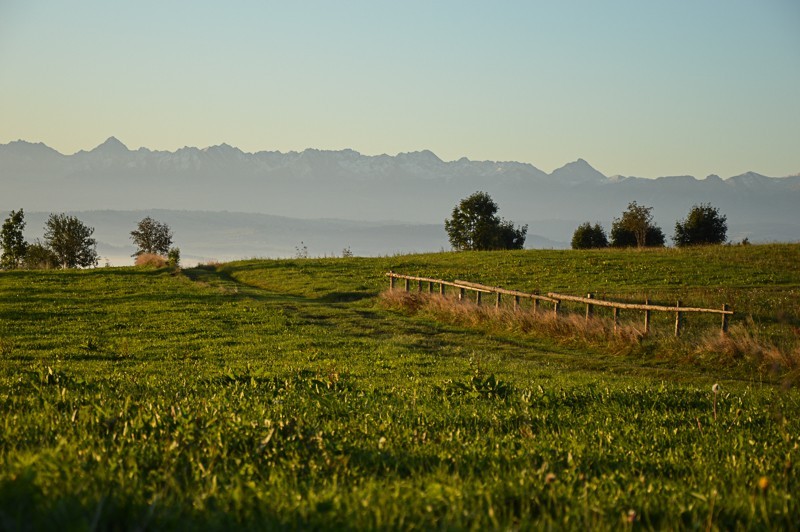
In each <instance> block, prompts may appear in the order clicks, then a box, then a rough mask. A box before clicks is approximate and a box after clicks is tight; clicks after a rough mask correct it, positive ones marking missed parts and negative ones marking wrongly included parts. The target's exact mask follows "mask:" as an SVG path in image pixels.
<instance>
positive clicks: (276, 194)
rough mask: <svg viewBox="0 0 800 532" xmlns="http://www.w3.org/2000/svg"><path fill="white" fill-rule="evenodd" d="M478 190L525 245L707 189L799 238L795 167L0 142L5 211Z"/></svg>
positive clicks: (373, 200)
mask: <svg viewBox="0 0 800 532" xmlns="http://www.w3.org/2000/svg"><path fill="white" fill-rule="evenodd" d="M477 190H483V191H486V192H488V193H489V194H490V195H491V196H492V197H493V198H494V199H495V201H496V202H497V203H498V204H499V206H500V215H501V216H502V217H504V218H506V219H508V220H512V221H514V222H515V223H518V224H521V223H528V224H529V226H530V228H529V234H530V235H532V238H529V243H528V244H529V245H528V247H531V243H533V242H534V241H536V242H540V243H544V245H547V244H548V243H549V244H551V245H552V246H562V245H566V244H567V243H568V242H569V239H570V237H571V234H572V231H573V230H574V229H575V227H577V225H578V224H579V223H581V222H583V221H591V222H601V223H603V224H605V225H606V227H607V228H608V227H609V226H610V223H611V220H612V218H613V217H618V216H620V214H621V212H622V211H623V210H624V209H625V207H626V206H627V204H628V203H629V202H630V201H633V200H635V201H638V202H640V203H643V204H646V205H649V206H652V207H653V213H654V215H655V218H656V221H657V222H658V223H659V224H660V225H661V227H662V228H663V229H664V232H665V233H666V234H667V235H671V234H672V231H673V227H674V224H675V221H676V220H678V219H682V218H683V217H685V216H686V214H687V213H688V211H689V209H690V208H691V207H692V205H694V204H697V203H701V202H710V203H712V204H713V205H714V206H715V207H718V208H719V209H720V210H721V211H722V213H723V214H725V215H726V216H727V217H728V224H729V238H731V239H732V240H739V239H741V238H743V237H745V236H746V237H748V238H749V239H750V240H751V241H772V240H782V241H786V240H792V241H795V240H800V214H798V212H800V209H798V207H797V206H798V205H800V175H795V176H789V177H779V178H775V177H767V176H763V175H760V174H757V173H754V172H747V173H744V174H741V175H738V176H733V177H730V178H728V179H721V178H720V177H718V176H716V175H712V176H709V177H707V178H706V179H702V180H699V179H696V178H694V177H692V176H668V177H661V178H657V179H643V178H637V177H626V176H613V177H611V178H608V177H606V176H605V175H603V174H602V173H601V172H599V171H597V170H596V169H594V168H593V167H592V166H591V165H590V164H589V163H588V162H586V161H584V160H583V159H578V160H577V161H575V162H571V163H568V164H566V165H565V166H563V167H561V168H559V169H557V170H555V171H553V172H552V173H550V174H547V173H545V172H543V171H541V170H539V169H538V168H536V167H535V166H533V165H531V164H527V163H519V162H495V161H471V160H469V159H467V158H461V159H459V160H456V161H442V160H441V159H440V158H439V157H437V156H436V155H435V154H434V153H432V152H430V151H428V150H424V151H419V152H411V153H400V154H398V155H396V156H389V155H376V156H367V155H361V154H360V153H358V152H356V151H353V150H340V151H325V150H316V149H307V150H304V151H302V152H288V153H281V152H276V151H260V152H256V153H245V152H243V151H241V150H240V149H238V148H235V147H232V146H229V145H227V144H221V145H218V146H210V147H207V148H203V149H199V148H194V147H184V148H181V149H179V150H176V151H174V152H169V151H153V150H149V149H147V148H140V149H138V150H129V149H128V148H127V147H126V146H125V145H124V144H123V143H122V142H120V141H119V140H118V139H116V138H115V137H110V138H109V139H108V140H106V141H105V142H103V143H102V144H100V145H99V146H97V147H96V148H94V149H92V150H90V151H79V152H77V153H75V154H73V155H63V154H61V153H59V152H57V151H56V150H53V149H52V148H50V147H48V146H46V145H44V144H42V143H36V144H34V143H30V142H25V141H16V142H10V143H8V144H1V145H0V209H3V210H6V211H7V210H10V209H17V208H20V207H23V208H25V209H26V211H29V212H33V211H42V212H47V211H52V212H55V211H58V212H62V211H88V210H91V211H95V210H121V211H132V210H134V211H138V210H146V209H168V210H186V211H234V212H250V213H261V214H269V215H273V216H283V217H291V218H302V219H339V220H352V221H359V222H370V223H373V224H375V223H376V222H387V221H393V222H400V224H399V225H406V226H408V224H421V225H430V226H438V225H443V221H444V219H445V218H446V217H448V216H449V215H450V212H451V211H452V209H453V207H454V206H455V204H456V203H457V202H458V201H459V200H460V199H461V198H463V197H465V196H467V195H469V194H471V193H473V192H475V191H477ZM441 234H442V235H443V232H442V233H441ZM536 235H539V236H541V239H539V238H538V237H537V236H536ZM124 237H125V238H127V234H126V235H124ZM309 238H310V237H309ZM437 241H438V240H437ZM123 245H127V243H126V242H124V240H123ZM342 245H347V244H346V243H344V244H342ZM445 245H446V242H445ZM438 247H439V246H437V249H438ZM548 247H550V246H548ZM386 249H388V250H391V248H386ZM423 250H425V249H424V248H422V246H421V247H420V249H419V251H423ZM378 252H379V253H380V252H381V251H378ZM385 252H391V251H385Z"/></svg>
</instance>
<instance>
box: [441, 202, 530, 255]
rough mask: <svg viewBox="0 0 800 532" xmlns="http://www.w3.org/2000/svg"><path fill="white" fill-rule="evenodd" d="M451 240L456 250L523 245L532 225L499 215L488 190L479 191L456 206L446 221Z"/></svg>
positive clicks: (505, 247)
mask: <svg viewBox="0 0 800 532" xmlns="http://www.w3.org/2000/svg"><path fill="white" fill-rule="evenodd" d="M444 227H445V230H446V231H447V236H448V237H449V239H450V244H451V245H452V246H453V249H456V250H461V251H464V250H476V251H477V250H489V249H522V246H523V245H524V244H525V235H526V233H527V232H528V226H527V225H524V226H522V227H519V228H515V227H514V224H513V223H511V222H508V221H506V220H503V219H501V218H498V217H497V204H496V203H495V202H494V201H493V200H492V198H491V197H490V196H489V194H487V193H486V192H476V193H474V194H472V195H471V196H469V197H468V198H465V199H463V200H461V202H460V203H459V204H458V205H456V206H455V207H454V208H453V213H452V216H451V218H448V219H447V220H445V221H444Z"/></svg>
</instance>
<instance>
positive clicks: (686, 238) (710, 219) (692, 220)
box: [672, 203, 728, 247]
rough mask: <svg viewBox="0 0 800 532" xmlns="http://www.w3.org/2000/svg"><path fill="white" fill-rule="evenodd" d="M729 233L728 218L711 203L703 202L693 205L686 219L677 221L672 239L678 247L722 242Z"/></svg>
mask: <svg viewBox="0 0 800 532" xmlns="http://www.w3.org/2000/svg"><path fill="white" fill-rule="evenodd" d="M727 233H728V222H727V218H726V217H725V216H724V215H722V214H720V212H719V209H716V208H714V207H712V206H711V204H710V203H701V204H700V205H695V206H694V207H692V210H691V211H689V214H688V215H687V216H686V219H685V220H684V221H682V222H681V221H677V222H675V235H674V236H673V237H672V240H673V241H674V242H675V245H676V246H678V247H682V246H699V245H704V244H722V243H723V242H725V239H726V236H727Z"/></svg>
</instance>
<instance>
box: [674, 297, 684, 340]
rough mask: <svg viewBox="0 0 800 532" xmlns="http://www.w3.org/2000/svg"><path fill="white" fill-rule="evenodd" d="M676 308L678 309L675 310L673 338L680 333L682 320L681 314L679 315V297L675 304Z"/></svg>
mask: <svg viewBox="0 0 800 532" xmlns="http://www.w3.org/2000/svg"><path fill="white" fill-rule="evenodd" d="M676 308H677V309H678V310H676V311H675V338H678V337H679V336H680V335H681V326H682V325H683V323H682V321H683V320H682V319H681V318H682V316H681V311H680V308H681V300H680V299H679V300H678V304H677V305H676Z"/></svg>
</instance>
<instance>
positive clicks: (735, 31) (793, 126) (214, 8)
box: [0, 0, 800, 178]
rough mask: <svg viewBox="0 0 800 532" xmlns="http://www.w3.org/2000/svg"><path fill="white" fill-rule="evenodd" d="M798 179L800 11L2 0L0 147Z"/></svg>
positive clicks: (622, 5) (695, 1)
mask: <svg viewBox="0 0 800 532" xmlns="http://www.w3.org/2000/svg"><path fill="white" fill-rule="evenodd" d="M112 135H113V136H116V137H117V138H118V139H120V140H121V141H122V142H124V143H125V144H126V145H127V146H128V147H129V148H131V149H136V148H139V147H142V146H144V147H147V148H150V149H159V150H170V151H172V150H175V149H178V148H181V147H183V146H197V147H201V148H202V147H206V146H212V145H216V144H221V143H227V144H230V145H232V146H237V147H239V148H240V149H242V150H244V151H247V152H255V151H261V150H279V151H283V152H287V151H301V150H304V149H306V148H317V149H330V150H339V149H345V148H351V149H354V150H356V151H359V152H361V153H363V154H367V155H378V154H382V153H387V154H390V155H394V154H396V153H400V152H408V151H416V150H423V149H429V150H431V151H433V152H434V153H436V154H437V155H438V156H439V157H441V158H442V159H444V160H456V159H459V158H461V157H467V158H469V159H472V160H494V161H508V160H514V161H521V162H528V163H531V164H533V165H534V166H536V167H538V168H540V169H542V170H544V171H546V172H550V171H552V170H553V169H555V168H558V167H560V166H562V165H564V164H565V163H567V162H570V161H574V160H576V159H578V158H583V159H586V160H587V161H589V162H590V163H591V164H592V165H593V166H594V167H595V168H597V169H598V170H600V171H601V172H603V173H604V174H606V175H609V176H610V175H617V174H621V175H632V176H639V177H659V176H663V175H694V176H696V177H701V178H702V177H705V176H706V175H708V174H718V175H720V176H722V177H723V178H725V177H730V176H732V175H737V174H741V173H743V172H746V171H756V172H759V173H762V174H765V175H770V176H785V175H794V174H798V173H800V2H798V1H797V0H674V1H669V2H666V1H642V0H605V1H602V2H600V1H595V0H574V1H556V0H553V1H547V2H544V1H537V0H527V1H501V0H493V1H485V2H471V1H449V0H437V1H430V0H425V1H417V0H404V1H402V2H396V1H382V0H369V1H367V0H364V1H347V0H330V1H301V0H297V1H286V0H282V1H270V0H261V1H231V2H203V1H183V0H172V1H164V0H159V1H151V0H136V1H129V2H128V1H108V0H97V1H94V0H92V1H81V0H76V1H71V2H65V1H62V0H0V143H7V142H10V141H13V140H17V139H22V140H27V141H30V142H44V143H45V144H47V145H48V146H51V147H53V148H55V149H56V150H58V151H60V152H62V153H65V154H69V153H74V152H75V151H78V150H81V149H91V148H93V147H95V146H97V145H98V144H100V143H102V142H103V141H104V140H105V139H106V138H107V137H109V136H112Z"/></svg>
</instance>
